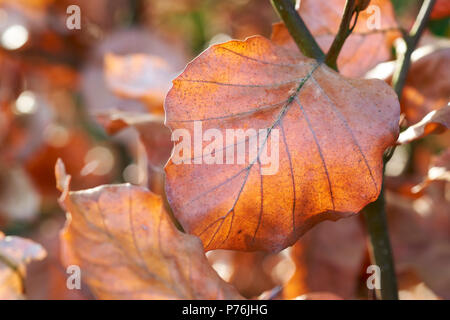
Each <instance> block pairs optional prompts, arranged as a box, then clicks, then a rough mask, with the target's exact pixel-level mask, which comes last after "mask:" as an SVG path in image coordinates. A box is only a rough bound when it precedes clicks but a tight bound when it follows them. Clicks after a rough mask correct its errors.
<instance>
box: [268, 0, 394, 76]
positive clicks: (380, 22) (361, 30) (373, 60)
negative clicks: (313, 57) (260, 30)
mask: <svg viewBox="0 0 450 320" xmlns="http://www.w3.org/2000/svg"><path fill="white" fill-rule="evenodd" d="M345 2H346V1H345V0H301V1H300V6H299V8H298V9H297V11H298V12H299V14H300V15H301V17H302V18H303V20H304V21H305V23H306V25H307V26H308V28H309V30H310V31H311V33H312V34H313V36H314V38H315V39H316V40H317V43H318V44H319V46H320V47H321V48H322V49H323V50H324V51H325V52H327V51H328V49H329V48H330V46H331V43H332V42H333V40H334V37H335V35H336V34H337V32H338V30H339V24H340V23H341V18H342V13H343V12H344V7H345ZM397 28H398V25H397V22H396V21H395V15H394V9H393V7H392V4H391V1H389V0H372V1H371V2H370V5H369V7H368V8H367V9H365V10H364V11H361V12H360V13H359V16H358V21H357V24H356V26H355V28H354V30H353V32H352V34H351V35H350V36H349V37H348V39H347V40H346V42H345V44H344V46H343V48H342V51H341V53H340V55H339V58H338V61H337V65H338V68H339V71H340V72H341V73H342V74H343V75H345V76H348V77H355V78H359V77H362V76H363V75H364V74H365V73H366V72H367V71H369V70H370V69H372V68H373V67H375V66H376V65H377V64H379V63H380V62H383V61H386V60H388V59H389V58H390V56H391V46H392V42H393V41H394V39H395V38H396V37H397V36H398V35H399V33H398V32H397V31H396V30H397ZM272 40H273V41H274V42H276V43H278V44H280V45H283V46H287V47H290V48H292V49H295V50H298V49H297V46H296V44H295V43H294V41H293V40H292V38H291V36H290V34H289V31H288V30H287V29H286V27H285V26H284V24H283V23H277V24H275V25H274V26H273V31H272Z"/></svg>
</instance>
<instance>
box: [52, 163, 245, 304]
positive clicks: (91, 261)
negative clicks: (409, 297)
mask: <svg viewBox="0 0 450 320" xmlns="http://www.w3.org/2000/svg"><path fill="white" fill-rule="evenodd" d="M55 173H56V176H57V181H58V188H59V189H60V190H61V192H62V195H61V198H60V201H61V203H62V204H63V206H64V207H65V209H66V210H67V211H68V224H67V225H66V227H65V229H64V231H63V232H62V234H61V240H62V259H63V262H64V264H65V265H66V266H67V265H78V266H79V267H80V268H81V272H82V278H83V280H84V281H85V282H86V283H87V284H88V285H89V286H90V288H91V290H92V292H93V293H94V294H95V295H96V296H97V297H99V298H102V299H239V298H241V297H240V295H239V294H238V293H237V292H236V291H235V290H234V288H233V287H231V286H230V285H229V284H227V283H225V282H224V281H223V280H222V279H220V278H219V276H218V275H217V273H216V272H215V271H214V270H213V269H212V268H211V266H210V265H209V264H208V262H207V259H206V257H205V255H204V252H203V247H202V245H201V243H200V241H199V240H198V239H197V238H196V237H194V236H191V235H186V234H184V233H181V232H180V231H178V230H177V229H176V228H175V226H174V224H173V223H172V221H171V220H170V217H169V215H168V214H167V213H166V212H165V210H164V208H163V204H162V200H161V198H160V197H159V196H156V195H154V194H152V193H151V192H149V191H148V190H146V189H145V188H141V187H134V186H131V185H129V184H123V185H105V186H100V187H97V188H95V189H89V190H84V191H76V192H73V191H69V184H70V176H68V175H66V173H65V169H64V165H63V163H62V161H58V162H57V164H56V167H55Z"/></svg>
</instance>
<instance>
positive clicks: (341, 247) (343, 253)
mask: <svg viewBox="0 0 450 320" xmlns="http://www.w3.org/2000/svg"><path fill="white" fill-rule="evenodd" d="M365 240H366V239H365V234H364V230H363V228H362V226H361V222H360V221H359V217H352V218H349V219H342V220H339V221H337V222H335V223H334V222H324V223H321V224H319V225H318V226H316V227H315V228H313V229H312V230H311V231H310V232H308V233H307V234H306V235H305V236H304V237H303V238H302V239H300V240H299V241H297V243H296V244H295V245H294V246H293V247H292V249H291V257H292V260H293V261H294V262H295V265H296V271H295V274H294V276H293V277H292V278H291V279H290V281H289V282H288V283H287V284H286V285H285V286H284V288H283V293H284V297H285V298H286V299H293V298H295V297H297V296H299V295H303V294H307V293H309V292H329V293H332V294H335V295H338V296H340V297H342V298H344V299H354V298H356V297H357V289H358V284H359V283H360V282H361V279H360V273H361V270H362V269H363V268H362V264H363V262H364V258H365V248H366V241H365Z"/></svg>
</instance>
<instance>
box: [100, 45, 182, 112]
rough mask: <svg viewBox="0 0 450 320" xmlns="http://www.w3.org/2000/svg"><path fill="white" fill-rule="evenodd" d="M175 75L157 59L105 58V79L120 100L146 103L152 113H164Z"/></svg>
mask: <svg viewBox="0 0 450 320" xmlns="http://www.w3.org/2000/svg"><path fill="white" fill-rule="evenodd" d="M175 75H176V71H175V70H172V68H171V66H170V65H169V64H168V63H167V62H166V61H165V60H164V59H162V58H160V57H157V56H151V55H145V54H132V55H125V56H119V55H115V54H107V55H106V56H105V77H106V82H107V84H108V86H109V88H110V89H111V90H112V91H113V92H114V93H115V94H116V95H118V96H120V97H123V98H131V99H138V100H141V101H143V102H144V103H145V104H146V105H147V106H148V109H149V111H153V112H157V113H163V112H164V110H163V109H162V105H163V102H164V97H165V95H166V93H167V91H169V88H170V81H171V80H172V79H173V78H174V77H175Z"/></svg>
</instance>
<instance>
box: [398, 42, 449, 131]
mask: <svg viewBox="0 0 450 320" xmlns="http://www.w3.org/2000/svg"><path fill="white" fill-rule="evenodd" d="M449 74H450V46H449V45H447V48H442V49H437V50H434V51H432V52H431V53H429V54H426V55H422V57H420V58H419V59H418V60H416V61H414V62H413V63H412V65H411V68H410V70H409V72H408V78H407V79H406V83H405V88H404V90H403V94H402V98H401V100H400V102H401V107H402V112H404V113H405V115H406V119H407V120H408V121H409V122H410V123H416V122H419V121H420V120H421V119H422V118H423V117H425V115H426V114H428V113H429V112H431V111H433V110H436V109H438V108H441V107H443V106H446V105H447V103H448V102H449V97H450V77H449V76H448V75H449Z"/></svg>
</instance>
